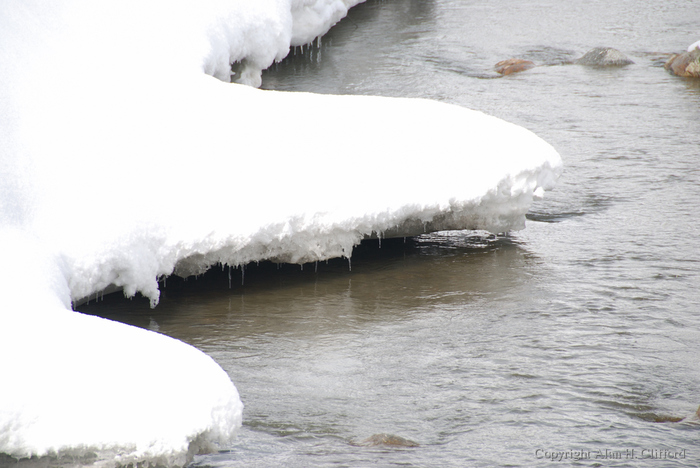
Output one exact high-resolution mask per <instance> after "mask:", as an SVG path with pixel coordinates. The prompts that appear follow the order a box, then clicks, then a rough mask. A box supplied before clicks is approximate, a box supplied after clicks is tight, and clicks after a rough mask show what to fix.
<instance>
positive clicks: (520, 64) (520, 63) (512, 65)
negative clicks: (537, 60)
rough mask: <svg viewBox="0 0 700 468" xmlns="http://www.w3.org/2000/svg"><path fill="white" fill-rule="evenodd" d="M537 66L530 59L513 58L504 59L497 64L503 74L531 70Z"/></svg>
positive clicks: (497, 69)
mask: <svg viewBox="0 0 700 468" xmlns="http://www.w3.org/2000/svg"><path fill="white" fill-rule="evenodd" d="M534 66H535V64H534V63H532V62H531V61H529V60H523V59H517V58H511V59H508V60H502V61H500V62H498V63H497V64H496V71H497V72H498V73H500V74H501V75H510V74H511V73H518V72H521V71H525V70H529V69H531V68H533V67H534Z"/></svg>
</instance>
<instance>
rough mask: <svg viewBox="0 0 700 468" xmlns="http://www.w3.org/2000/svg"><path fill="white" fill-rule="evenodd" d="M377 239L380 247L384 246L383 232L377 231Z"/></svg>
mask: <svg viewBox="0 0 700 468" xmlns="http://www.w3.org/2000/svg"><path fill="white" fill-rule="evenodd" d="M377 239H378V240H379V248H380V249H381V248H382V233H381V232H380V231H377Z"/></svg>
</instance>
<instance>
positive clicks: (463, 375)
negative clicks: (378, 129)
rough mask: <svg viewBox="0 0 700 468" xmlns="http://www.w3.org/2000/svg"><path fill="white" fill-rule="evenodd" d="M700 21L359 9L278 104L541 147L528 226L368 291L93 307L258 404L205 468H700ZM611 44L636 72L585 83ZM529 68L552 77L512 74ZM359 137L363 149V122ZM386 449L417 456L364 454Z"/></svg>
mask: <svg viewBox="0 0 700 468" xmlns="http://www.w3.org/2000/svg"><path fill="white" fill-rule="evenodd" d="M699 24H700V8H698V4H697V3H696V2H691V1H682V0H670V1H663V2H658V1H654V2H652V1H646V0H645V1H623V0H606V1H592V2H561V1H558V0H541V1H509V0H497V1H489V2H486V1H465V0H435V1H429V0H413V1H411V0H387V1H369V2H367V3H366V4H363V5H360V6H358V7H356V8H355V9H353V10H352V11H351V13H350V15H349V17H348V18H346V19H344V20H343V21H342V22H341V23H340V24H339V25H337V26H336V27H335V28H334V29H333V30H332V31H331V32H330V33H329V34H327V35H326V36H325V37H324V38H323V40H322V41H321V43H320V45H316V46H314V47H313V48H305V49H303V50H302V49H297V50H296V51H295V54H292V55H291V56H290V57H289V58H288V59H287V60H285V61H284V62H283V63H280V64H278V65H276V66H274V67H273V68H272V69H270V70H269V71H268V72H266V73H265V74H264V76H263V87H264V88H268V89H280V90H291V91H312V92H322V93H336V94H380V95H388V96H413V97H426V98H431V99H437V100H441V101H446V102H451V103H456V104H459V105H463V106H466V107H470V108H474V109H479V110H482V111H484V112H487V113H490V114H493V115H496V116H498V117H502V118H504V119H506V120H510V121H512V122H514V123H517V124H519V125H522V126H524V127H527V128H529V129H530V130H533V131H534V132H535V133H537V134H538V135H540V136H541V137H543V138H544V139H546V140H547V141H549V142H550V143H551V144H553V145H554V146H555V147H556V148H557V149H558V150H559V152H560V153H561V154H562V157H563V159H564V162H565V172H564V174H563V176H562V178H561V180H560V183H559V185H558V186H557V189H556V190H555V191H554V192H551V193H548V194H547V197H546V198H545V199H544V200H543V201H541V202H537V203H536V205H534V206H533V208H532V210H531V212H530V214H529V215H528V217H529V221H528V225H527V228H526V229H525V230H524V231H520V232H515V233H510V234H508V235H504V236H497V237H496V236H488V235H486V234H484V233H471V232H454V233H440V234H434V235H429V236H423V237H420V238H416V239H407V240H405V241H404V240H403V239H396V240H392V241H387V240H385V241H383V242H382V246H381V248H380V247H379V246H378V245H377V241H374V242H372V243H368V244H366V245H363V246H362V247H361V248H359V249H358V251H356V253H355V255H354V257H353V260H352V270H350V269H349V265H348V263H347V261H342V260H338V261H332V262H329V263H328V264H326V263H322V264H318V265H315V264H307V265H304V267H303V270H302V268H301V267H299V266H292V265H281V266H279V267H278V266H276V265H270V264H260V265H250V266H249V267H248V268H247V270H246V273H245V283H244V284H243V285H242V284H241V282H242V281H241V280H242V278H241V272H240V271H239V270H237V271H233V274H232V280H231V288H230V289H229V279H228V275H227V272H224V273H223V274H221V275H211V276H208V277H205V278H201V279H199V280H196V281H195V280H193V279H190V280H188V281H187V282H179V281H176V280H174V279H169V280H168V288H167V289H166V291H165V292H164V296H165V297H164V298H163V300H162V302H161V305H159V306H158V308H156V309H155V310H150V309H148V306H147V304H146V303H145V302H140V301H138V300H134V301H126V302H124V301H113V300H106V301H105V302H104V303H101V304H99V305H100V307H99V308H94V307H89V306H88V307H84V308H83V310H85V311H88V312H90V313H99V314H101V315H104V316H107V317H111V318H115V319H118V320H121V321H125V322H128V323H133V324H136V325H139V326H143V327H149V328H152V329H158V330H159V331H160V332H162V333H165V334H168V335H170V336H173V337H176V338H179V339H182V340H184V341H186V342H188V343H191V344H193V345H195V346H197V347H198V348H199V349H202V350H203V351H205V352H206V353H208V354H209V355H211V356H212V357H213V358H214V359H215V360H216V361H217V362H218V363H220V364H221V366H222V367H223V368H224V369H226V371H227V372H228V373H229V375H230V376H231V379H232V380H233V381H234V383H235V384H236V386H237V388H238V389H239V392H240V393H241V398H242V400H243V402H244V403H245V405H246V407H245V411H244V425H243V428H242V431H241V433H240V437H239V440H238V443H237V444H236V445H235V446H234V447H232V448H231V450H230V451H227V452H222V453H219V454H217V455H210V456H202V457H198V458H197V459H196V460H195V462H194V466H197V467H203V466H222V467H238V466H241V467H243V466H245V467H250V466H290V467H307V466H537V465H551V464H552V462H551V460H549V459H548V457H552V456H557V455H553V454H556V452H563V455H562V456H567V457H569V458H571V457H583V458H584V460H582V461H580V462H578V464H580V465H581V466H658V467H662V466H697V465H698V464H699V463H700V418H698V416H697V415H696V414H695V412H696V410H697V409H698V406H699V405H700V293H699V292H698V290H700V275H699V274H698V270H699V268H700V220H699V219H698V213H697V210H698V208H699V207H700V171H699V170H698V166H699V165H700V139H699V138H698V137H699V136H700V81H699V80H695V81H693V80H687V79H682V78H678V77H674V76H671V75H669V74H668V73H667V72H666V71H664V69H663V68H662V64H663V62H664V60H665V58H666V55H665V54H667V53H670V52H678V51H681V50H683V49H684V48H685V47H687V45H688V44H690V43H692V42H694V41H696V40H697V39H700V37H698V34H699V33H700V31H699V30H698V25H699ZM596 46H610V47H616V48H618V49H620V50H621V51H622V52H624V53H625V54H627V55H628V56H629V57H630V58H631V59H632V60H634V62H635V64H633V65H630V66H628V67H625V68H616V69H592V68H586V67H583V66H579V65H573V64H570V62H572V61H573V60H575V59H576V58H578V57H580V56H581V55H583V54H584V53H585V52H586V51H587V50H589V49H591V48H593V47H596ZM510 57H521V58H526V59H530V60H533V61H534V62H536V63H537V64H538V65H540V66H538V67H537V68H534V69H532V70H529V71H527V72H524V73H521V74H516V75H510V76H507V77H499V76H498V75H497V74H496V73H495V72H494V71H493V65H494V64H495V63H496V62H498V61H500V60H503V59H506V58H510ZM319 118H324V116H319ZM290 124H295V125H299V130H300V142H294V143H293V142H290V144H297V143H299V144H301V143H302V142H303V144H313V132H314V128H313V122H308V123H303V122H300V123H290ZM338 134H339V141H338V144H342V137H343V136H344V137H347V138H352V137H353V136H354V135H361V134H362V116H361V115H358V116H357V126H356V127H355V128H342V129H338ZM497 144H498V141H494V145H497ZM465 145H468V142H465ZM425 156H426V157H425V160H423V161H421V160H416V161H406V163H407V164H415V166H416V173H415V174H416V175H415V180H413V181H406V182H407V183H416V184H419V183H420V177H421V171H420V166H421V164H434V163H435V162H434V161H436V160H439V158H436V157H433V155H425ZM349 163H351V161H338V162H337V164H338V167H340V166H341V165H343V164H349ZM333 164H334V162H333V160H332V151H330V152H329V174H331V175H332V173H333V170H334V169H333V167H334V166H333ZM367 170H372V168H367ZM445 170H446V171H449V170H450V168H449V167H445ZM338 177H339V178H342V171H341V172H339V175H338ZM339 182H340V183H339V184H338V185H337V187H338V189H350V187H354V189H358V190H374V191H380V190H381V188H380V187H363V186H362V182H361V181H342V180H340V179H339ZM183 378H186V377H185V376H183ZM376 433H390V434H395V435H397V436H401V437H404V438H406V439H410V440H412V441H415V442H417V443H418V444H419V446H418V447H394V446H369V447H368V446H364V445H362V444H360V443H359V442H361V441H362V440H363V439H366V438H367V437H369V436H371V435H372V434H376ZM577 451H578V452H577ZM577 453H578V455H577ZM672 455H673V456H676V455H678V458H677V459H675V460H672V459H670V458H669V457H670V456H672ZM596 456H602V457H604V458H598V459H596ZM586 457H590V458H591V460H588V459H586ZM563 463H565V464H567V465H568V464H570V463H571V461H570V460H564V462H563ZM575 464H576V463H575Z"/></svg>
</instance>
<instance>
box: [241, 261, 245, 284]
mask: <svg viewBox="0 0 700 468" xmlns="http://www.w3.org/2000/svg"><path fill="white" fill-rule="evenodd" d="M244 283H245V265H241V286H243V284H244Z"/></svg>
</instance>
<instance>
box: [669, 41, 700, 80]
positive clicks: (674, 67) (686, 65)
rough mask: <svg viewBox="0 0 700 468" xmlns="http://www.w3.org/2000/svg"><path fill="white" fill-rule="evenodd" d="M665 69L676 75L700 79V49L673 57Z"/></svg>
mask: <svg viewBox="0 0 700 468" xmlns="http://www.w3.org/2000/svg"><path fill="white" fill-rule="evenodd" d="M664 68H665V69H666V70H668V71H670V72H671V73H673V74H674V75H678V76H683V77H686V78H700V49H697V48H695V49H691V51H690V52H683V53H682V54H673V55H671V58H669V59H668V61H667V62H666V64H665V65H664Z"/></svg>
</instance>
